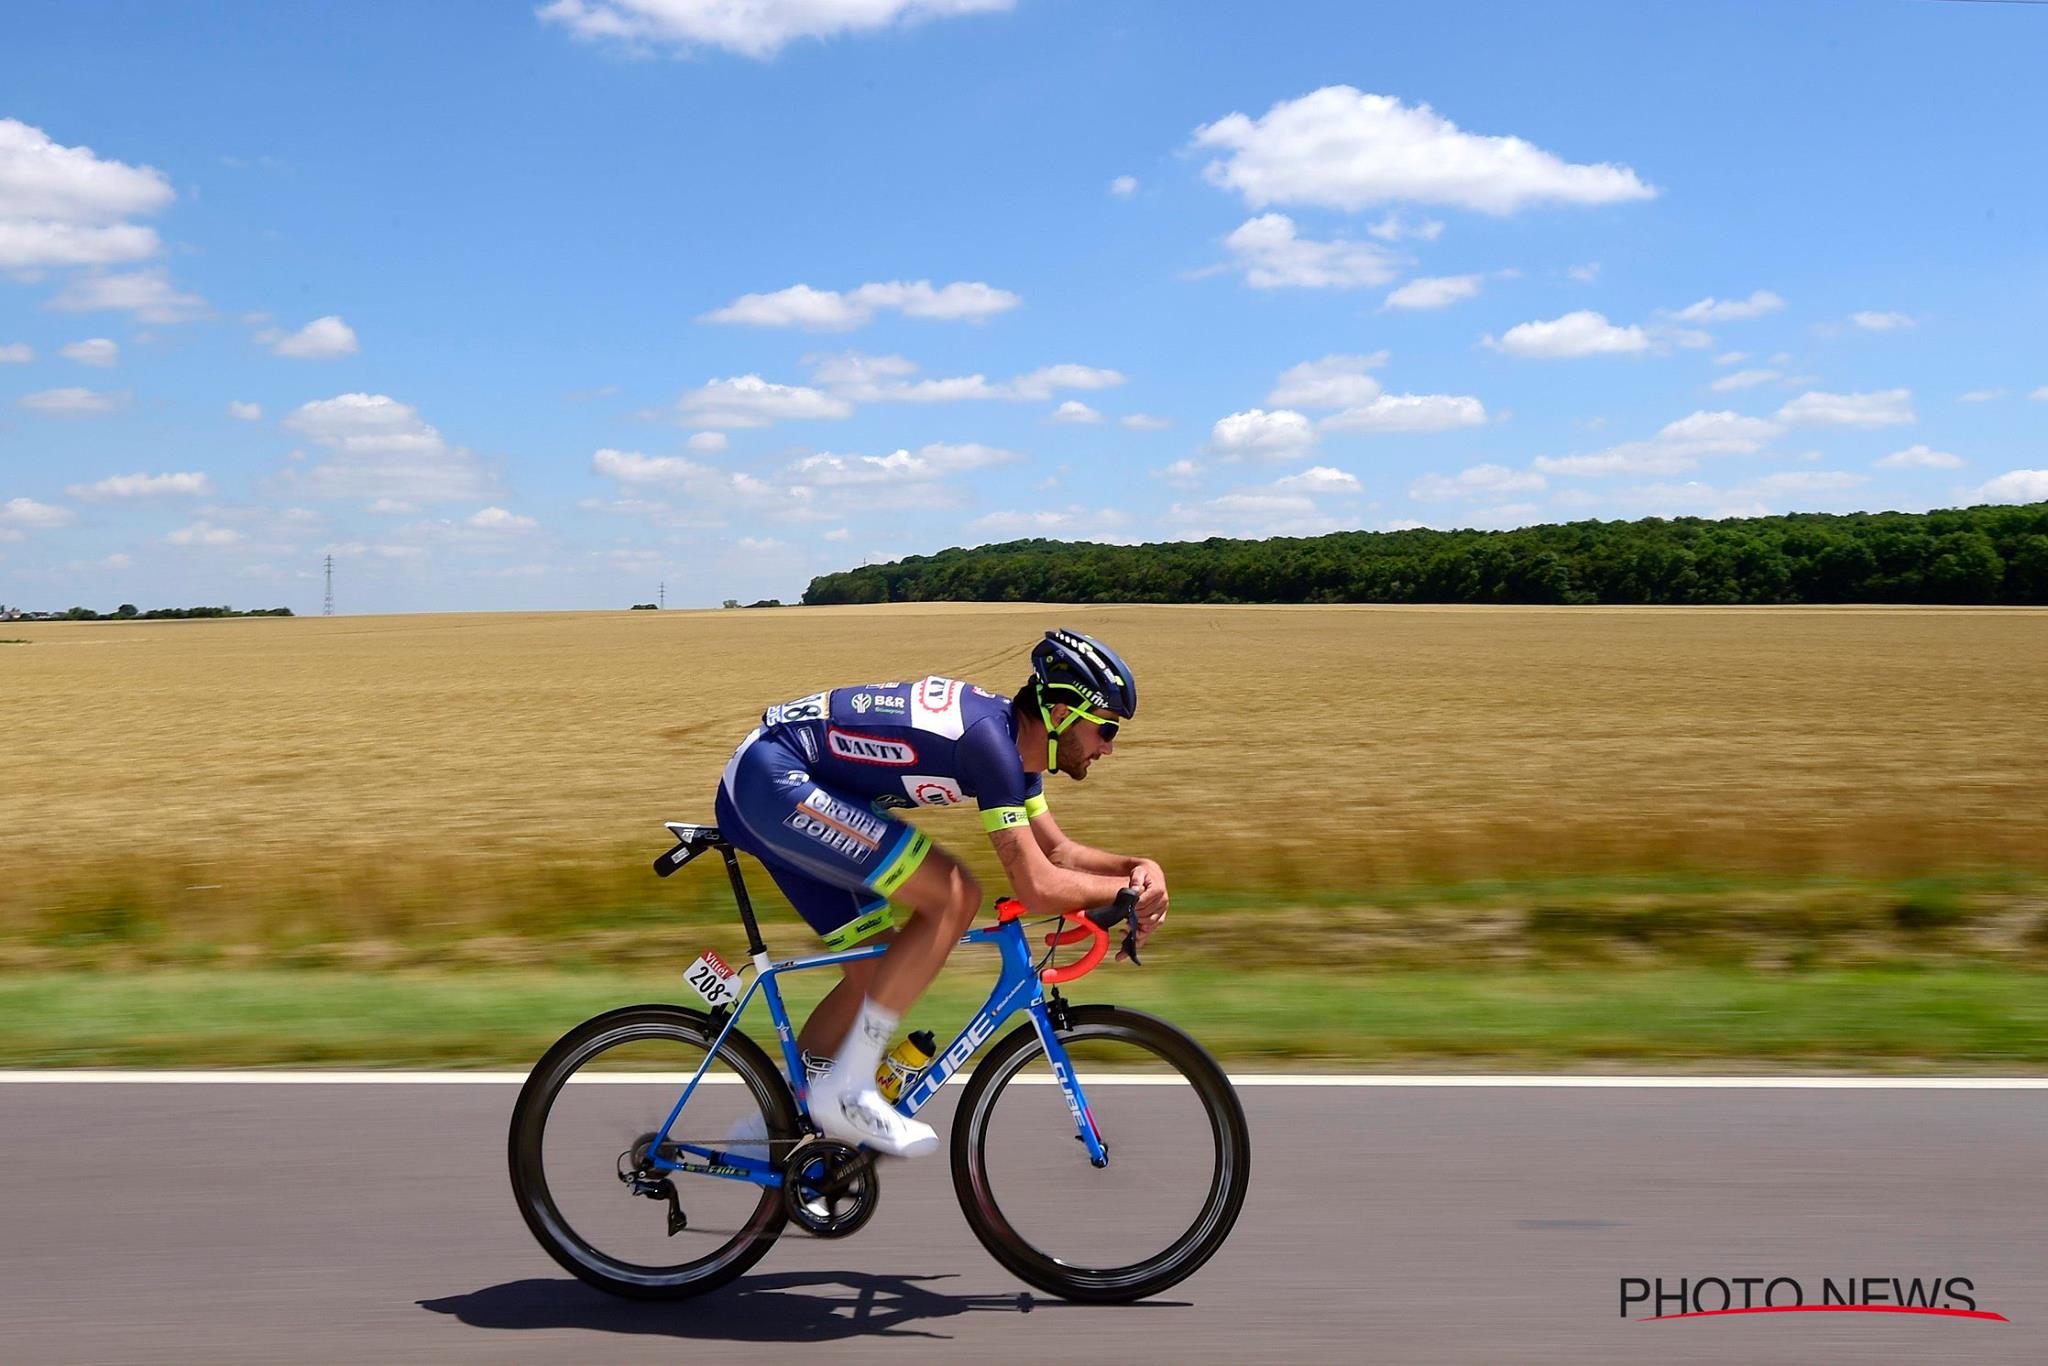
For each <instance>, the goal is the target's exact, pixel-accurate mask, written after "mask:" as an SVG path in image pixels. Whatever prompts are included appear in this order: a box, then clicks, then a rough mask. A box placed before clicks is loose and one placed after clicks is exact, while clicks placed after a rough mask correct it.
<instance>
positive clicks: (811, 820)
mask: <svg viewBox="0 0 2048 1366" xmlns="http://www.w3.org/2000/svg"><path fill="white" fill-rule="evenodd" d="M714 809H715V811H716V815H717V820H718V828H719V829H720V830H721V831H723V832H724V834H725V837H726V838H727V839H729V840H731V841H732V842H733V844H734V846H735V847H737V848H740V849H744V850H746V852H748V853H750V854H752V855H753V856H754V857H755V858H757V859H759V860H761V863H762V865H763V866H765V867H766V868H767V869H768V876H769V877H771V878H773V879H774V880H775V885H776V886H777V887H778V888H780V889H781V891H782V894H783V895H784V896H786V897H788V898H789V903H790V905H792V906H794V907H796V910H797V914H799V915H801V916H802V917H803V918H804V921H805V923H807V924H808V925H810V927H811V928H812V929H814V930H816V931H817V932H818V934H819V936H820V937H821V938H823V939H824V941H825V944H826V947H828V948H833V949H843V948H849V947H851V946H852V945H854V944H858V943H859V942H860V941H861V940H863V939H866V938H868V937H869V936H870V935H874V934H878V933H880V932H881V931H883V930H886V929H889V928H891V927H893V926H894V924H895V923H896V921H895V916H894V914H893V913H892V912H891V911H890V909H889V894H890V893H892V892H894V891H895V890H896V889H897V888H898V887H901V886H902V885H903V884H904V882H906V881H907V880H908V879H909V877H910V875H911V874H912V873H914V872H916V871H917V869H918V866H919V865H920V864H922V863H923V862H924V858H925V855H926V854H927V853H929V852H931V847H932V842H931V838H930V836H928V835H926V834H925V833H924V832H923V831H922V830H918V829H916V828H915V827H913V826H910V825H907V824H905V823H904V822H902V821H900V820H897V819H896V818H895V817H893V816H885V815H881V814H880V813H878V812H876V811H875V810H874V809H873V808H872V807H870V806H869V805H868V804H867V803H866V802H864V801H861V800H859V799H858V798H853V797H845V796H841V795H840V794H838V793H836V792H833V791H831V790H830V789H829V788H824V787H820V786H819V785H818V784H817V783H814V782H812V781H811V775H810V773H809V772H808V771H807V770H806V769H805V767H804V759H803V756H802V755H801V754H799V753H798V752H797V751H796V750H794V749H792V748H790V747H789V746H788V745H786V744H784V743H783V742H782V741H781V740H779V739H777V738H776V737H775V735H774V733H773V732H772V731H766V730H756V731H755V732H754V733H753V734H751V735H749V736H748V737H747V738H746V739H745V740H744V741H742V742H741V743H740V747H739V749H738V750H736V751H734V753H733V756H732V759H731V761H730V762H728V763H727V764H726V766H725V776H724V777H723V778H722V779H721V780H720V781H719V784H718V799H717V802H716V804H715V807H714Z"/></svg>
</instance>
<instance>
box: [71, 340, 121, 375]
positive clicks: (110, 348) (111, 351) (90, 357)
mask: <svg viewBox="0 0 2048 1366" xmlns="http://www.w3.org/2000/svg"><path fill="white" fill-rule="evenodd" d="M57 354H58V355H60V356H62V357H64V358H65V359H66V360H75V361H77V362H78V363H79V364H80V365H97V366H99V367H100V368H101V369H105V368H106V367H107V366H109V365H112V364H114V363H115V362H116V361H118V360H120V359H121V347H120V345H119V344H118V343H116V342H112V341H109V340H107V339H106V338H105V337H93V338H91V339H89V340H86V341H75V342H67V343H65V344H64V345H63V346H60V347H58V348H57Z"/></svg>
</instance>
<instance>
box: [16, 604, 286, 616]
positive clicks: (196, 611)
mask: <svg viewBox="0 0 2048 1366" xmlns="http://www.w3.org/2000/svg"><path fill="white" fill-rule="evenodd" d="M291 614H292V609H291V608H289V607H256V608H251V609H250V610H248V611H239V612H238V611H236V610H235V609H234V608H232V607H152V608H150V609H149V610H148V611H147V612H145V611H142V610H141V609H140V608H138V607H137V606H136V605H135V604H134V603H132V602H124V603H122V604H121V605H120V606H119V607H116V608H115V609H114V610H113V611H111V612H95V611H93V610H92V608H90V607H72V608H69V609H67V610H65V611H62V612H23V613H22V614H21V619H22V620H25V621H183V620H186V619H187V618H190V617H288V616H290V615H291Z"/></svg>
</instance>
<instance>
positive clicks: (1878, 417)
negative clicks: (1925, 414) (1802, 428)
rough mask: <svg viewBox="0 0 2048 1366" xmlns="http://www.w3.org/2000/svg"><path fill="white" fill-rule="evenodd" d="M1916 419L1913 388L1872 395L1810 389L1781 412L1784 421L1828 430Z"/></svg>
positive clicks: (1880, 425) (1884, 390) (1881, 425)
mask: <svg viewBox="0 0 2048 1366" xmlns="http://www.w3.org/2000/svg"><path fill="white" fill-rule="evenodd" d="M1915 420H1916V419H1915V418H1914V416H1913V394H1912V391H1911V390H1910V389H1881V390H1879V391H1877V392H1875V393H1869V394H1825V393H1819V392H1815V391H1811V390H1810V391H1808V392H1806V393H1803V394H1801V395H1800V396H1799V397H1798V398H1795V399H1793V400H1792V401H1791V402H1790V403H1787V404H1786V405H1785V406H1784V407H1782V408H1780V409H1778V421H1780V422H1805V423H1814V424H1817V425H1820V426H1828V427H1893V426H1900V425H1903V424H1905V423H1909V422H1913V421H1915Z"/></svg>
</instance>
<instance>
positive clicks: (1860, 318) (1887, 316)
mask: <svg viewBox="0 0 2048 1366" xmlns="http://www.w3.org/2000/svg"><path fill="white" fill-rule="evenodd" d="M1849 321H1850V322H1852V323H1854V324H1856V326H1858V327H1860V328H1862V329H1863V330H1864V331H1866V332H1896V331H1898V330H1899V329H1900V328H1905V327H1911V326H1912V325H1913V318H1912V316H1911V315H1910V314H1906V313H1877V312H1873V311H1871V310H1869V309H1865V310H1864V311H1863V312H1861V313H1851V314H1850V315H1849Z"/></svg>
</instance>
